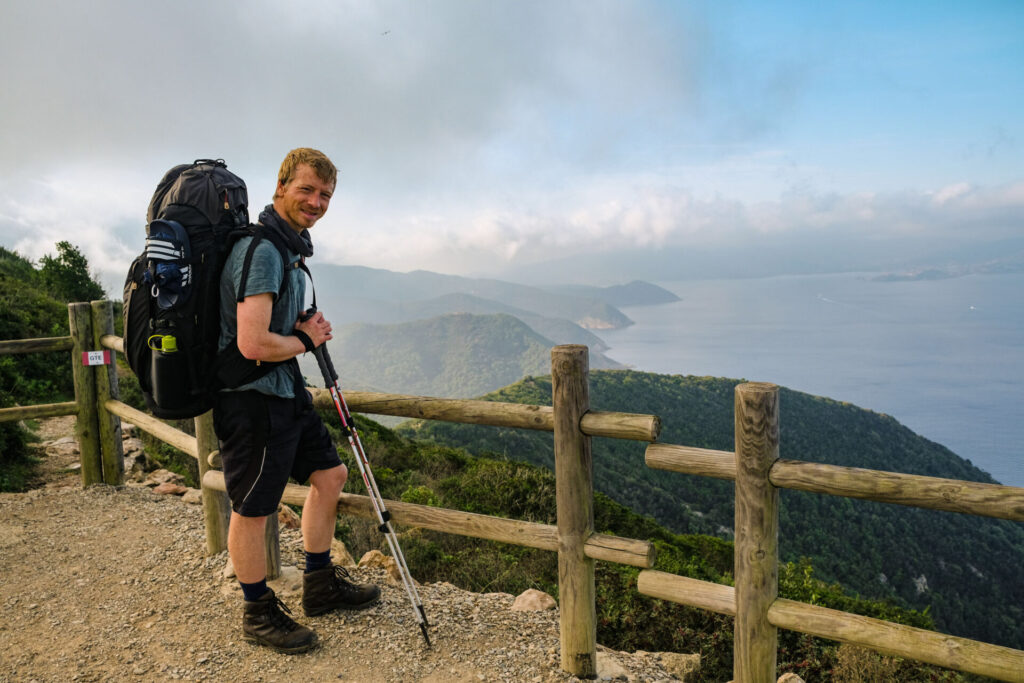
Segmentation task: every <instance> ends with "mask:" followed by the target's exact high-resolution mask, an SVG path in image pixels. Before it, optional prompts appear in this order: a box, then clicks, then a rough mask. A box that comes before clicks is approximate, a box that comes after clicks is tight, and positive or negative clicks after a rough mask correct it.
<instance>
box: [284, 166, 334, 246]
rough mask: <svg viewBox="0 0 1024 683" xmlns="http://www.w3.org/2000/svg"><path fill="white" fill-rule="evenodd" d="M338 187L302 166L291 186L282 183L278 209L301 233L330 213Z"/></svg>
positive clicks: (289, 183)
mask: <svg viewBox="0 0 1024 683" xmlns="http://www.w3.org/2000/svg"><path fill="white" fill-rule="evenodd" d="M332 194H334V183H327V182H324V181H323V180H321V179H320V177H319V176H318V175H317V174H316V171H314V170H313V167H312V166H310V165H309V164H299V165H298V166H296V167H295V174H294V175H293V176H292V179H291V180H290V181H289V182H288V184H287V185H283V184H281V183H280V182H278V185H277V197H276V198H275V199H274V208H275V209H276V210H277V213H278V215H280V216H281V218H283V219H285V221H287V222H288V224H289V225H291V226H292V228H294V229H295V230H296V231H297V232H301V231H302V230H304V229H306V228H312V227H313V224H314V223H316V222H317V221H318V220H320V217H321V216H323V215H324V214H325V213H327V205H328V204H330V203H331V195H332Z"/></svg>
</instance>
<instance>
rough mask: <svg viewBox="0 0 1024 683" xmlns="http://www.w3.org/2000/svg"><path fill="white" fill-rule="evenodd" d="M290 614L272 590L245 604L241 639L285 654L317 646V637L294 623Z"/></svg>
mask: <svg viewBox="0 0 1024 683" xmlns="http://www.w3.org/2000/svg"><path fill="white" fill-rule="evenodd" d="M289 614H291V610H290V609H288V607H287V605H285V604H284V603H283V602H281V600H280V599H279V598H278V597H277V596H276V595H274V591H272V590H268V591H267V592H266V594H265V595H264V596H263V597H262V598H260V599H259V600H253V601H249V600H246V601H245V614H243V615H242V637H243V638H245V640H248V641H250V642H253V643H257V644H259V645H266V646H267V647H269V648H273V649H274V650H277V651H278V652H284V653H286V654H295V653H297V652H305V651H306V650H308V649H310V648H311V647H313V646H314V645H316V642H317V641H316V634H315V633H313V631H311V630H310V629H308V628H306V627H305V626H302V625H300V624H297V623H295V621H293V620H292V618H291V617H289V616H288V615H289Z"/></svg>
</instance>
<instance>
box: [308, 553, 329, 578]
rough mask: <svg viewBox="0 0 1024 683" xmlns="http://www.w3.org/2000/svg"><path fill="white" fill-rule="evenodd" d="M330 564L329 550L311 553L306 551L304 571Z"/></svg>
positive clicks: (314, 569) (312, 570) (313, 570)
mask: <svg viewBox="0 0 1024 683" xmlns="http://www.w3.org/2000/svg"><path fill="white" fill-rule="evenodd" d="M329 566H331V551H330V550H325V551H323V552H322V553H311V552H309V551H308V550H307V551H306V573H307V574H308V573H310V572H315V571H316V570H317V569H323V568H324V567H329Z"/></svg>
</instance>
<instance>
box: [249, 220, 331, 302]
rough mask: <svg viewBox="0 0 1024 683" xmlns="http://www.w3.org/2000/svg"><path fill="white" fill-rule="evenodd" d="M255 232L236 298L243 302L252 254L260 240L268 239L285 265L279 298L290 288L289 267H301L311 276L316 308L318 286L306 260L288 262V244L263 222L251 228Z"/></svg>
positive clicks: (278, 292) (307, 275)
mask: <svg viewBox="0 0 1024 683" xmlns="http://www.w3.org/2000/svg"><path fill="white" fill-rule="evenodd" d="M250 229H251V230H252V233H253V235H254V236H253V239H252V242H251V243H250V244H249V248H248V249H246V252H245V260H243V261H242V278H241V282H240V283H239V286H238V292H236V298H237V301H238V302H239V303H241V302H242V300H243V299H244V297H243V296H242V293H243V292H244V291H245V285H246V282H247V281H248V280H249V269H250V267H251V266H252V255H253V253H254V252H255V251H256V246H257V245H258V244H259V243H260V240H264V239H265V240H267V241H268V242H270V243H271V244H273V245H274V246H275V247H276V248H277V253H279V254H280V255H281V264H282V266H283V267H284V277H282V278H281V288H280V289H279V290H278V291H277V298H278V299H280V298H281V297H282V296H283V295H284V292H285V290H286V289H288V269H289V267H291V268H300V269H301V270H302V272H304V273H305V274H306V277H308V278H309V285H310V287H311V288H312V290H313V307H314V308H316V286H315V285H314V284H313V274H312V273H310V272H309V266H307V265H306V260H305V259H304V258H300V259H299V260H298V261H296V262H295V263H294V264H293V265H289V263H288V260H289V259H288V245H286V244H285V243H284V241H283V240H281V239H280V238H279V237H278V236H277V235H275V234H274V233H273V231H271V230H265V229H263V225H262V224H261V223H257V224H256V225H254V226H251V228H250Z"/></svg>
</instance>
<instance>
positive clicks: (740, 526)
mask: <svg viewBox="0 0 1024 683" xmlns="http://www.w3.org/2000/svg"><path fill="white" fill-rule="evenodd" d="M735 411H736V412H735V422H736V542H735V543H736V550H735V568H736V571H735V574H736V627H735V644H734V653H733V678H735V679H736V680H737V681H744V683H774V681H775V663H776V651H777V649H778V632H777V631H776V629H775V627H774V626H773V625H772V624H771V623H770V622H769V621H768V607H769V606H770V605H771V604H772V602H773V601H774V600H775V598H776V596H777V595H778V590H779V491H778V489H776V488H775V487H774V486H772V485H771V483H770V482H769V481H768V472H769V470H771V467H772V464H773V463H774V462H775V461H776V460H778V458H779V388H778V387H777V386H775V385H774V384H763V383H748V384H741V385H739V386H737V387H736V391H735Z"/></svg>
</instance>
